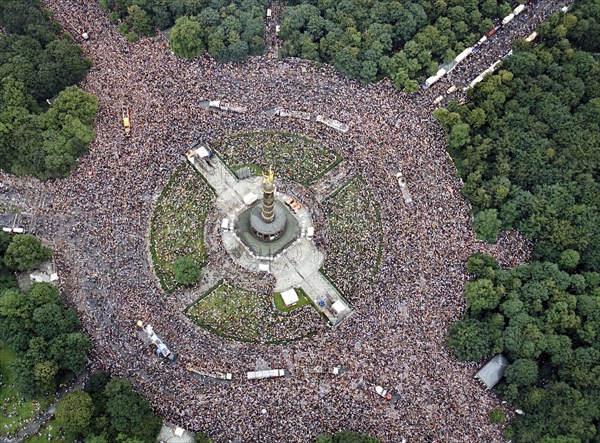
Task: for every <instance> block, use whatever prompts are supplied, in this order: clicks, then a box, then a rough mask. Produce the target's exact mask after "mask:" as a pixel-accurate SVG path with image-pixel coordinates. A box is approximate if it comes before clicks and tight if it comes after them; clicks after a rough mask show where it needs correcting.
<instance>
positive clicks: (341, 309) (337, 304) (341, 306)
mask: <svg viewBox="0 0 600 443" xmlns="http://www.w3.org/2000/svg"><path fill="white" fill-rule="evenodd" d="M331 309H333V310H334V311H335V312H337V313H338V314H340V313H341V312H344V311H345V310H346V305H345V304H344V302H342V301H341V300H338V301H336V302H335V303H334V304H333V305H331Z"/></svg>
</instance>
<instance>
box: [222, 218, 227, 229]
mask: <svg viewBox="0 0 600 443" xmlns="http://www.w3.org/2000/svg"><path fill="white" fill-rule="evenodd" d="M221 229H222V230H223V231H228V230H229V219H228V218H224V219H223V221H222V222H221Z"/></svg>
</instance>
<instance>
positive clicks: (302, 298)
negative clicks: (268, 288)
mask: <svg viewBox="0 0 600 443" xmlns="http://www.w3.org/2000/svg"><path fill="white" fill-rule="evenodd" d="M294 290H295V291H296V294H297V295H298V303H296V304H295V305H294V306H291V307H289V308H288V307H286V306H285V303H284V302H283V298H282V297H281V292H274V293H273V300H274V301H275V307H276V308H277V309H279V310H280V311H281V312H291V311H293V310H294V309H298V308H301V307H302V306H312V301H311V299H310V297H309V296H308V295H307V294H306V292H304V289H302V288H294Z"/></svg>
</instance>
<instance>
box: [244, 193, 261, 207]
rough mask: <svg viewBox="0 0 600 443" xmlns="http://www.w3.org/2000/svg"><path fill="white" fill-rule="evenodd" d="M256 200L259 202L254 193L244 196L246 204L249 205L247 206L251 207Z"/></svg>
mask: <svg viewBox="0 0 600 443" xmlns="http://www.w3.org/2000/svg"><path fill="white" fill-rule="evenodd" d="M256 200H258V196H257V195H256V194H255V193H254V192H251V193H249V194H246V195H245V196H244V204H245V205H247V206H249V205H251V204H252V203H254V202H255V201H256Z"/></svg>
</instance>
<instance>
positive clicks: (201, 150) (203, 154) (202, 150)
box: [196, 146, 208, 158]
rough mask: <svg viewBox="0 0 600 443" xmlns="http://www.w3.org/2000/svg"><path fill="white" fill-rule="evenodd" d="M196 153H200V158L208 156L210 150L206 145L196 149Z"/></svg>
mask: <svg viewBox="0 0 600 443" xmlns="http://www.w3.org/2000/svg"><path fill="white" fill-rule="evenodd" d="M196 154H198V157H200V158H204V157H208V150H207V149H206V148H205V147H204V146H200V147H199V148H198V149H196Z"/></svg>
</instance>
